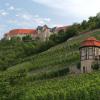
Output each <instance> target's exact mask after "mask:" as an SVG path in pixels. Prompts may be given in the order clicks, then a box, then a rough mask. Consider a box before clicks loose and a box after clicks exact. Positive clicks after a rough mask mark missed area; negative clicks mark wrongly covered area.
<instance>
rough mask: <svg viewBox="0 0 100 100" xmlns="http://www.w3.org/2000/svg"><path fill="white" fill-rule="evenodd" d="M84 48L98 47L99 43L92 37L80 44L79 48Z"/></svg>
mask: <svg viewBox="0 0 100 100" xmlns="http://www.w3.org/2000/svg"><path fill="white" fill-rule="evenodd" d="M84 46H97V47H100V41H98V40H96V38H94V37H90V38H88V39H86V40H85V41H83V42H82V43H81V47H84Z"/></svg>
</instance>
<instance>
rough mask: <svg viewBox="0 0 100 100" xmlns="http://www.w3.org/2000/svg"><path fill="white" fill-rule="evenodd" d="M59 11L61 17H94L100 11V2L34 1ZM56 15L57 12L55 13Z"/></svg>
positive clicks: (84, 0)
mask: <svg viewBox="0 0 100 100" xmlns="http://www.w3.org/2000/svg"><path fill="white" fill-rule="evenodd" d="M32 1H33V2H36V3H40V4H42V5H45V6H47V7H50V8H53V9H55V10H58V11H57V12H58V13H59V14H60V15H64V16H67V15H68V14H69V15H71V16H81V17H82V16H85V17H87V16H92V15H95V14H96V13H98V12H99V11H100V1H99V0H63V1H62V0H32ZM55 13H56V12H55Z"/></svg>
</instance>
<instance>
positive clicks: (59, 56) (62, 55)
mask: <svg viewBox="0 0 100 100" xmlns="http://www.w3.org/2000/svg"><path fill="white" fill-rule="evenodd" d="M90 36H94V37H96V38H97V39H100V32H95V33H91V34H84V35H80V36H78V37H74V38H72V39H70V40H68V41H66V42H64V43H62V44H59V45H57V46H55V47H52V48H51V49H49V50H47V51H45V52H43V53H40V54H38V55H35V56H32V57H30V58H28V61H26V62H24V63H22V64H18V65H16V66H13V67H10V68H9V69H8V70H7V71H6V72H7V73H9V74H10V73H11V74H12V73H14V74H15V73H19V72H21V71H25V72H30V73H31V74H30V73H29V74H28V75H30V76H32V77H33V76H35V77H36V75H41V74H43V73H48V74H50V73H52V72H55V71H58V70H62V69H64V68H67V67H69V66H73V65H76V63H77V62H78V61H79V46H80V43H81V42H82V41H83V40H84V39H86V38H87V37H90Z"/></svg>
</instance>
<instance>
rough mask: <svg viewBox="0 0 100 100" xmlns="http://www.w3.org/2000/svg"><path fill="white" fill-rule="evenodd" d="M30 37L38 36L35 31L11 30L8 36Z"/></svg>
mask: <svg viewBox="0 0 100 100" xmlns="http://www.w3.org/2000/svg"><path fill="white" fill-rule="evenodd" d="M23 34H25V35H30V34H37V31H36V30H34V29H14V30H11V31H10V32H9V33H8V34H7V35H23Z"/></svg>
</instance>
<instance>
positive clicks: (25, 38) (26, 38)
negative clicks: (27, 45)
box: [22, 35, 32, 41]
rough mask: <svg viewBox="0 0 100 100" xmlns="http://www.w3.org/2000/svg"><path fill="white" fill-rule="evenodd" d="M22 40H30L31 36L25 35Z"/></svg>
mask: <svg viewBox="0 0 100 100" xmlns="http://www.w3.org/2000/svg"><path fill="white" fill-rule="evenodd" d="M22 40H23V41H31V40H32V36H30V35H26V36H24V37H23V38H22Z"/></svg>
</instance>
